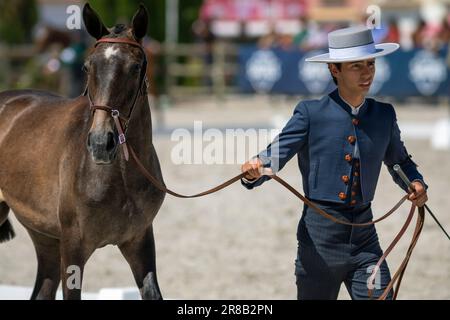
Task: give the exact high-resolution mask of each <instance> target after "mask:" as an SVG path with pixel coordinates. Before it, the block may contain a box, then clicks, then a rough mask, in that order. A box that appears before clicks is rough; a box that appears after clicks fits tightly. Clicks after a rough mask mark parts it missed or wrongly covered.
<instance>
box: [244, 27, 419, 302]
mask: <svg viewBox="0 0 450 320" xmlns="http://www.w3.org/2000/svg"><path fill="white" fill-rule="evenodd" d="M328 44H329V53H327V54H322V55H319V56H315V57H312V58H309V59H307V61H310V62H322V63H328V67H329V70H330V72H331V75H332V77H333V80H334V81H335V83H336V84H337V87H338V88H337V89H336V90H335V91H333V92H332V93H330V94H329V95H327V96H325V97H323V98H322V99H320V100H310V101H303V102H300V103H299V104H298V105H297V107H296V108H295V110H294V114H293V116H292V118H291V119H290V120H289V122H288V123H287V124H286V126H285V127H284V129H283V130H282V132H281V133H280V134H279V136H278V137H277V138H276V139H275V140H274V141H273V142H272V143H271V144H270V145H269V146H268V147H267V149H266V150H264V151H262V152H261V153H259V154H258V155H257V156H256V157H254V158H253V159H252V160H250V161H248V162H246V163H244V164H243V165H242V168H241V169H242V172H246V173H247V175H246V179H243V180H242V183H243V185H244V186H245V187H246V188H248V189H252V188H254V187H256V186H259V185H261V184H262V183H263V182H265V181H267V180H269V179H270V177H268V176H267V175H264V176H262V175H261V171H262V168H264V167H265V168H270V169H271V170H272V171H273V172H274V173H276V172H277V171H279V170H281V169H282V168H283V167H284V165H285V164H286V163H287V162H288V161H289V159H291V158H292V157H293V156H294V155H295V154H297V156H298V162H299V168H300V172H301V174H302V178H303V189H304V192H305V195H306V197H307V198H309V199H310V200H312V201H313V202H314V203H316V204H317V205H318V206H319V207H320V208H321V209H323V210H325V211H326V212H328V213H329V214H332V215H333V216H334V217H336V218H338V219H341V220H346V221H349V222H352V223H361V222H367V221H370V220H372V211H371V201H372V200H373V196H374V193H375V188H376V185H377V180H378V176H379V173H380V168H381V164H382V162H384V164H385V165H386V166H387V168H388V170H389V172H390V174H391V175H392V177H393V179H394V181H395V182H396V183H397V184H398V185H399V186H400V187H401V188H402V189H404V190H405V191H408V186H406V185H405V183H404V182H403V181H402V180H401V179H400V177H398V176H397V174H396V173H395V172H394V171H393V169H392V168H393V166H394V165H395V164H399V165H400V166H401V168H402V169H403V171H404V172H405V173H406V175H407V176H408V178H409V179H410V180H411V181H413V182H412V184H413V185H414V188H415V191H414V192H412V193H411V194H410V196H409V200H411V201H412V202H413V203H414V204H415V205H417V206H423V205H424V204H425V202H426V201H427V193H426V188H427V186H426V184H425V183H424V181H423V178H422V175H421V174H420V173H419V172H418V171H417V168H416V167H417V165H416V164H415V163H414V162H413V161H412V160H411V156H409V155H408V153H407V151H406V148H405V147H404V144H403V142H402V141H401V139H400V130H399V128H398V125H397V120H396V115H395V111H394V108H393V107H392V105H390V104H387V103H382V102H378V101H376V100H374V99H369V98H366V95H367V93H368V91H369V88H370V85H371V83H372V81H373V78H374V75H375V58H376V57H380V56H384V55H387V54H390V53H392V52H394V51H395V50H397V49H398V48H399V45H398V44H394V43H386V44H380V45H374V43H373V38H372V33H371V31H370V30H369V29H367V28H365V27H352V28H346V29H340V30H337V31H334V32H331V33H330V34H329V35H328ZM410 191H411V190H410ZM297 239H298V254H297V260H296V268H295V274H296V277H297V281H296V283H297V298H298V299H336V298H337V296H338V293H339V288H340V286H341V283H342V282H344V283H345V285H346V287H347V290H348V291H349V294H350V296H351V297H352V299H367V298H368V285H367V283H368V281H367V280H368V278H369V276H370V274H371V271H372V269H373V267H374V265H375V264H376V262H377V261H378V259H379V258H380V257H381V255H382V250H381V248H380V245H379V241H378V236H377V233H376V230H375V227H374V226H373V225H372V226H370V227H351V226H346V225H340V224H336V223H334V222H332V221H330V220H328V219H326V218H324V217H322V216H321V215H319V214H317V213H316V212H314V209H312V208H309V207H308V206H307V205H305V206H304V209H303V215H302V218H301V219H300V223H299V225H298V231H297ZM379 275H380V276H379V278H378V279H377V280H376V281H375V290H374V295H373V297H374V298H376V297H377V296H379V295H381V293H382V292H383V290H384V289H385V288H386V286H387V284H388V283H389V281H390V279H391V278H390V273H389V269H388V266H387V264H386V262H384V263H383V264H382V265H381V268H380V270H379ZM388 298H392V292H391V293H390V294H389V295H388Z"/></svg>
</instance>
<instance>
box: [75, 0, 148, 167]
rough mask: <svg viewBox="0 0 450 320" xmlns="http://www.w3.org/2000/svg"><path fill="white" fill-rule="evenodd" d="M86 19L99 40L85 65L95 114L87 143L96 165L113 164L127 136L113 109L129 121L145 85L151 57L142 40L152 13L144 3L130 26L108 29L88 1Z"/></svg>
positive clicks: (89, 95) (89, 30)
mask: <svg viewBox="0 0 450 320" xmlns="http://www.w3.org/2000/svg"><path fill="white" fill-rule="evenodd" d="M83 20H84V23H85V25H86V29H87V31H88V32H89V34H90V35H91V36H92V37H94V38H95V39H96V40H97V43H96V46H95V49H94V50H93V51H92V53H91V54H90V55H89V56H88V57H87V59H86V62H85V64H84V69H85V71H86V72H87V74H88V83H87V88H88V89H87V95H88V97H89V100H90V102H91V108H92V114H93V116H92V125H91V127H90V129H89V133H88V136H87V141H86V145H87V149H88V152H89V153H90V155H91V157H92V159H93V161H94V162H95V163H96V164H112V163H113V160H114V159H115V158H116V155H117V150H118V146H119V144H120V142H121V139H124V135H122V137H121V135H120V132H118V129H117V123H115V120H114V117H112V116H111V115H112V114H111V111H113V114H114V113H115V114H116V116H118V115H121V117H120V118H121V119H125V120H124V121H125V122H126V121H127V120H128V119H129V118H130V116H131V112H132V110H133V108H134V106H135V104H136V101H137V99H138V98H139V96H140V93H142V92H143V91H142V90H141V89H142V87H143V86H144V85H145V76H146V67H147V59H146V55H145V52H144V51H143V49H142V47H141V42H142V38H144V36H145V35H146V32H147V26H148V12H147V10H146V8H145V7H144V6H143V5H141V6H140V8H139V9H138V11H137V12H136V14H135V15H134V17H133V19H132V23H131V26H130V27H127V26H125V25H123V24H118V25H116V26H115V27H113V28H110V29H108V28H106V27H105V25H104V24H103V22H102V21H101V19H100V17H99V16H98V15H97V13H96V12H95V11H94V10H93V9H92V8H91V7H90V6H89V4H86V5H85V7H84V9H83ZM116 121H117V120H116Z"/></svg>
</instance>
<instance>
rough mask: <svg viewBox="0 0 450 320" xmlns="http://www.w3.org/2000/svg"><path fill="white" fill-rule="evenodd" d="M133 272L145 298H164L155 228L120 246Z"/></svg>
mask: <svg viewBox="0 0 450 320" xmlns="http://www.w3.org/2000/svg"><path fill="white" fill-rule="evenodd" d="M119 249H120V251H121V252H122V254H123V256H124V257H125V259H126V260H127V262H128V264H129V265H130V267H131V271H132V272H133V275H134V279H135V281H136V284H137V286H138V288H139V291H140V292H141V297H142V299H144V300H162V295H161V291H160V289H159V286H158V280H157V277H156V253H155V240H154V237H153V228H152V227H150V228H149V229H148V230H147V231H146V232H145V234H143V235H141V236H138V237H136V238H134V239H133V240H131V241H128V242H126V243H124V244H122V245H120V246H119Z"/></svg>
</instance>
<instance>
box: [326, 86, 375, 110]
mask: <svg viewBox="0 0 450 320" xmlns="http://www.w3.org/2000/svg"><path fill="white" fill-rule="evenodd" d="M328 96H329V97H330V98H331V99H332V100H333V101H334V102H336V103H337V104H338V105H339V106H340V107H342V109H344V110H345V111H347V113H348V114H350V115H351V116H354V115H353V114H352V107H350V106H349V105H348V104H347V102H345V101H344V100H343V99H342V98H341V96H340V94H339V90H338V89H336V90H334V91H333V92H331V93H330V94H329V95H328ZM366 109H367V99H365V100H364V102H363V104H362V105H361V106H360V107H359V113H358V116H361V115H362V114H363V113H364V112H365V111H366Z"/></svg>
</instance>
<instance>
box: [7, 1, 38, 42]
mask: <svg viewBox="0 0 450 320" xmlns="http://www.w3.org/2000/svg"><path fill="white" fill-rule="evenodd" d="M37 21H38V9H37V4H36V1H35V0H0V39H1V40H2V42H6V43H8V44H20V43H26V42H29V41H31V33H32V29H33V27H34V25H35V24H36V22H37Z"/></svg>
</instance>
